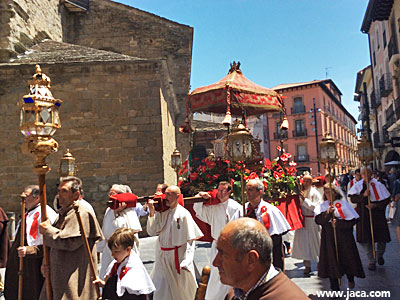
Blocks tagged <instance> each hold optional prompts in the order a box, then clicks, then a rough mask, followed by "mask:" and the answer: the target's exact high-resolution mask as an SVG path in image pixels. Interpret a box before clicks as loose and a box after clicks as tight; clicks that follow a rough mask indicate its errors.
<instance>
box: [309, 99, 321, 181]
mask: <svg viewBox="0 0 400 300" xmlns="http://www.w3.org/2000/svg"><path fill="white" fill-rule="evenodd" d="M319 111H320V109H319V108H316V107H315V98H313V108H312V109H310V113H312V112H313V113H314V114H313V118H314V124H313V125H314V126H315V127H314V128H315V146H316V147H317V153H319V145H318V122H317V112H319ZM310 118H311V115H310ZM317 167H318V174H320V173H321V166H320V164H319V160H318V161H317Z"/></svg>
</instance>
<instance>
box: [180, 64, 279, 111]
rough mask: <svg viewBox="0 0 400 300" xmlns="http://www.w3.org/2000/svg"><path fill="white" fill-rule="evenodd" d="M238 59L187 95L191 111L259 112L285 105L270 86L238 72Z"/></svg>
mask: <svg viewBox="0 0 400 300" xmlns="http://www.w3.org/2000/svg"><path fill="white" fill-rule="evenodd" d="M239 66H240V63H238V64H236V63H235V62H233V64H231V69H230V70H229V73H228V75H226V76H225V77H224V78H222V79H221V80H219V81H217V82H215V83H213V84H211V85H208V86H203V87H199V88H197V89H195V90H194V91H192V92H191V93H189V96H188V100H187V101H188V103H187V105H188V109H189V110H190V111H191V112H212V113H221V114H225V113H226V112H231V113H232V114H233V115H242V113H243V111H244V112H245V114H246V115H260V114H264V113H267V112H271V111H278V112H280V111H282V112H283V113H285V108H284V105H283V102H282V97H281V95H279V94H278V93H277V92H275V91H274V90H271V89H268V88H265V87H262V86H261V85H258V84H256V83H254V82H252V81H250V80H248V79H247V78H246V77H244V75H243V74H242V71H241V70H240V69H239Z"/></svg>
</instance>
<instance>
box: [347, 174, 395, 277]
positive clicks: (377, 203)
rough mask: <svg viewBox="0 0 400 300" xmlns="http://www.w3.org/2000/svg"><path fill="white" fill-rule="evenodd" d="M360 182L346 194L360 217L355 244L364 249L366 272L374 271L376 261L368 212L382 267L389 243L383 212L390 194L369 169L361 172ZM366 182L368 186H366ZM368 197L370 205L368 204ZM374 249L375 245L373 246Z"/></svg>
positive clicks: (377, 254) (379, 262)
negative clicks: (366, 258) (366, 262)
mask: <svg viewBox="0 0 400 300" xmlns="http://www.w3.org/2000/svg"><path fill="white" fill-rule="evenodd" d="M361 176H362V178H363V179H362V180H360V181H358V182H357V183H356V184H355V185H354V186H353V187H352V188H351V189H350V191H349V192H348V195H349V197H350V200H351V202H353V203H356V204H357V207H356V211H357V213H358V214H359V215H360V222H358V223H357V225H356V233H357V234H356V238H357V242H359V243H360V245H361V246H362V247H363V248H364V250H365V251H366V253H367V257H368V261H369V264H368V270H371V271H374V270H376V264H375V263H376V261H375V258H374V257H373V251H372V236H371V225H370V216H369V210H371V213H372V228H373V235H374V242H375V243H376V244H377V247H376V256H377V258H378V264H379V265H383V264H384V263H385V260H384V259H383V254H384V253H385V249H386V243H389V242H390V240H391V239H390V233H389V228H388V225H387V221H386V217H385V210H386V206H387V205H388V203H389V202H390V193H389V192H388V190H387V189H386V187H385V186H384V185H383V184H382V183H380V182H379V181H377V180H376V179H375V178H372V171H371V170H370V169H369V168H363V169H362V170H361ZM366 181H367V182H368V186H367V184H366ZM368 197H370V202H371V203H370V204H368ZM374 247H375V245H374Z"/></svg>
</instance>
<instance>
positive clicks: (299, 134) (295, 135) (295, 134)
mask: <svg viewBox="0 0 400 300" xmlns="http://www.w3.org/2000/svg"><path fill="white" fill-rule="evenodd" d="M300 136H307V129H303V130H301V131H297V130H293V137H300Z"/></svg>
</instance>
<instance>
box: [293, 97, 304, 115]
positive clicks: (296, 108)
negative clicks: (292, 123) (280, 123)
mask: <svg viewBox="0 0 400 300" xmlns="http://www.w3.org/2000/svg"><path fill="white" fill-rule="evenodd" d="M292 113H293V114H299V113H304V105H303V98H302V97H296V98H294V100H293V111H292Z"/></svg>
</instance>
